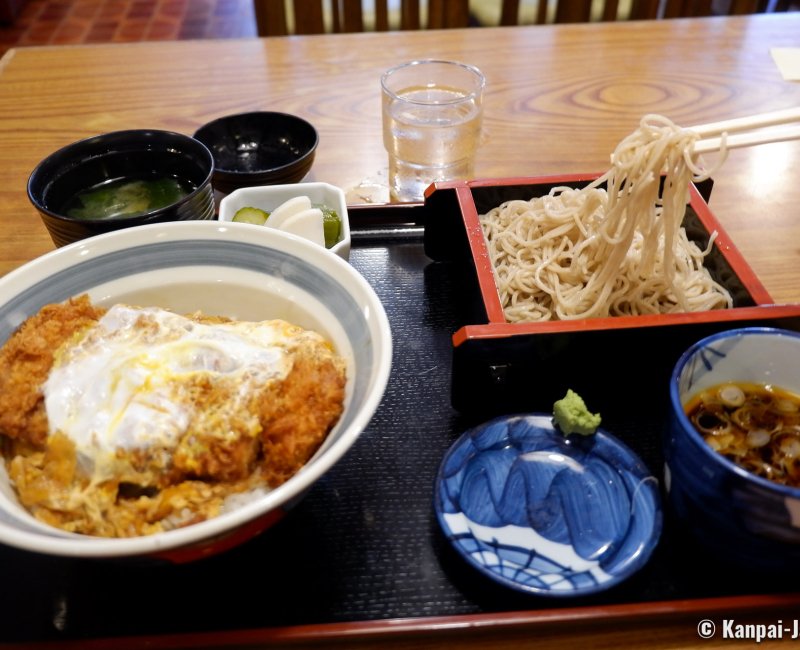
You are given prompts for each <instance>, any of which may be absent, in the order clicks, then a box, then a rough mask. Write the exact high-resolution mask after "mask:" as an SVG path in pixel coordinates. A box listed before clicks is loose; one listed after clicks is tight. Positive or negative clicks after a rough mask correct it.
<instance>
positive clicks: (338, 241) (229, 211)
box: [219, 183, 351, 260]
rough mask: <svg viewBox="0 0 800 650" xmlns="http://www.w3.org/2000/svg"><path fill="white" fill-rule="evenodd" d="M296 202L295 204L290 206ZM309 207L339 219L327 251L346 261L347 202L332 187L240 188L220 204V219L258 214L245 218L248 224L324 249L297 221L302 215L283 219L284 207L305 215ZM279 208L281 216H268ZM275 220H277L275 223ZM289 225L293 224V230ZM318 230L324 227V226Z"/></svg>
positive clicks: (297, 184)
mask: <svg viewBox="0 0 800 650" xmlns="http://www.w3.org/2000/svg"><path fill="white" fill-rule="evenodd" d="M295 203H297V204H298V205H297V206H295V205H293V204H295ZM301 204H302V205H301ZM308 207H311V208H312V209H320V208H321V209H322V210H321V211H332V212H334V213H335V214H336V215H337V216H338V234H337V235H336V236H335V243H333V244H332V245H331V246H329V247H328V250H329V251H331V252H332V253H336V254H337V255H338V256H339V257H341V258H342V259H344V260H347V259H349V257H350V244H351V240H350V220H349V217H348V214H347V202H346V201H345V195H344V192H343V191H342V189H341V188H339V187H336V186H335V185H330V184H328V183H294V184H287V185H265V186H262V187H245V188H241V189H238V190H236V191H234V192H232V193H231V194H229V195H228V196H226V197H224V198H223V199H222V200H221V201H220V205H219V220H220V221H234V220H237V221H238V220H239V219H238V218H237V216H236V215H237V214H239V215H240V216H241V215H243V214H244V213H245V212H253V213H255V214H256V215H258V214H260V215H261V218H260V219H259V218H255V219H251V218H247V221H248V222H249V223H252V224H255V225H254V227H258V228H270V227H273V229H275V228H277V229H279V230H283V231H288V232H290V233H291V234H293V235H297V236H300V237H303V238H306V239H311V240H312V241H316V243H317V244H318V245H320V246H325V244H324V243H323V242H322V241H319V240H318V238H319V233H314V232H313V230H312V232H311V233H309V231H308V228H307V227H306V225H305V224H303V223H298V222H297V220H296V218H297V217H300V218H301V219H302V217H303V215H302V214H300V213H297V212H296V213H295V214H293V215H291V217H289V218H287V219H284V218H283V216H285V215H286V208H290V210H289V211H292V212H295V211H297V210H302V211H306V212H307V209H308ZM279 208H280V209H281V211H282V212H283V215H281V216H280V217H279V215H278V214H277V213H276V214H274V216H269V215H271V214H272V213H273V212H274V211H275V210H276V209H279ZM292 208H293V210H292ZM276 217H278V219H277V220H276ZM279 222H280V223H279ZM292 222H294V224H295V226H294V227H293V225H292ZM325 225H327V224H325ZM320 227H321V228H324V226H320ZM323 237H324V234H323Z"/></svg>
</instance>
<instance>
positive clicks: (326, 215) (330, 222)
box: [317, 205, 342, 248]
mask: <svg viewBox="0 0 800 650" xmlns="http://www.w3.org/2000/svg"><path fill="white" fill-rule="evenodd" d="M317 207H318V208H319V209H320V210H322V227H323V230H324V231H325V248H330V247H331V246H334V245H335V244H336V243H337V242H338V241H339V238H340V237H341V236H342V220H341V218H340V217H339V214H338V213H337V212H336V210H334V209H333V208H330V207H328V206H327V205H318V206H317Z"/></svg>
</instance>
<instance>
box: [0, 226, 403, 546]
mask: <svg viewBox="0 0 800 650" xmlns="http://www.w3.org/2000/svg"><path fill="white" fill-rule="evenodd" d="M83 294H88V296H89V297H90V299H91V300H92V302H93V303H96V304H98V305H99V306H101V307H110V306H112V305H114V304H117V303H125V304H131V305H140V306H153V307H161V308H165V309H169V310H172V311H175V312H178V313H181V314H186V313H193V312H196V311H198V310H199V311H201V312H202V313H204V314H207V315H214V316H225V317H229V318H234V319H237V320H248V321H258V320H270V319H284V320H286V321H289V322H291V323H293V324H295V325H298V326H300V327H303V328H306V329H311V330H315V331H317V332H319V333H320V334H322V335H323V336H324V337H325V338H326V339H327V340H328V341H330V342H331V343H332V344H333V346H334V348H335V350H336V352H337V353H338V354H339V355H340V356H341V357H343V358H344V360H345V365H346V375H347V380H346V387H345V398H344V400H345V401H344V411H343V413H342V415H341V417H340V418H339V420H338V422H337V423H336V425H335V426H334V428H333V429H332V430H331V431H330V433H329V434H328V436H327V438H325V440H324V442H323V443H322V446H321V447H320V448H319V450H318V451H317V452H316V453H315V455H314V456H312V457H311V459H310V460H309V461H308V462H307V463H306V464H305V465H304V466H302V467H301V468H300V470H299V471H298V472H297V473H296V474H294V475H293V476H292V477H291V478H289V479H288V480H287V481H286V482H285V483H282V484H281V485H279V486H278V487H275V488H274V489H271V490H269V491H266V492H263V493H261V494H259V495H257V496H254V497H253V498H251V499H245V500H243V502H242V503H241V504H237V506H236V507H233V508H228V509H226V510H225V511H224V512H223V513H222V514H219V515H218V516H216V517H213V518H211V519H208V520H206V521H202V522H200V523H195V524H191V525H187V526H184V527H182V528H175V529H173V530H169V531H166V532H157V533H155V534H152V535H144V536H138V537H127V538H102V537H92V536H86V535H78V534H73V533H68V532H64V531H62V530H60V529H57V528H53V527H50V526H48V525H46V524H44V523H42V522H40V521H38V520H37V519H35V518H34V517H33V516H32V515H30V514H29V513H28V511H27V510H26V509H24V508H23V507H22V506H21V505H20V503H19V501H18V499H17V496H16V492H15V490H14V489H13V487H12V485H11V483H10V480H9V477H8V473H7V471H6V469H7V468H6V465H5V463H4V462H3V461H2V460H0V543H2V544H6V545H9V546H13V547H17V548H20V549H25V550H29V551H33V552H38V553H44V554H50V555H58V556H72V557H93V558H122V557H141V556H149V557H155V558H161V559H166V560H169V561H173V562H186V561H191V560H194V559H199V558H202V557H205V556H208V555H211V554H215V553H218V552H221V551H224V550H226V549H228V548H231V547H233V546H235V545H237V544H240V543H241V542H243V541H245V540H247V539H250V538H252V537H253V536H255V535H257V534H259V533H260V532H262V531H263V530H265V529H266V528H268V527H269V526H270V525H272V524H273V523H274V522H276V521H278V520H279V519H280V518H281V517H282V516H283V515H284V514H285V513H286V512H287V511H289V510H290V509H291V507H292V506H293V505H294V504H296V503H297V502H298V501H299V500H300V499H301V498H302V497H303V496H304V495H305V494H306V493H307V491H308V490H309V489H310V488H311V487H312V486H313V485H314V484H315V483H316V482H317V481H318V480H319V479H320V478H321V477H322V476H323V475H325V474H326V473H327V472H328V471H329V470H331V469H332V468H333V467H334V465H335V464H336V463H337V462H338V461H340V460H341V459H342V457H343V456H344V455H345V454H346V452H347V451H348V450H349V449H350V448H351V446H352V445H353V444H354V443H355V442H356V440H357V439H358V438H359V436H360V435H361V433H362V432H363V431H364V429H365V427H366V426H367V425H368V423H369V422H370V420H371V418H372V416H373V414H374V412H375V410H376V409H377V408H378V405H379V403H380V401H381V399H382V396H383V393H384V390H385V387H386V384H387V381H388V377H389V371H390V365H391V349H392V340H391V332H390V328H389V324H388V320H387V317H386V313H385V311H384V309H383V306H382V305H381V302H380V300H379V299H378V297H377V296H376V294H375V293H374V291H373V290H372V288H371V287H370V286H369V284H368V283H367V282H366V280H364V278H363V277H362V276H361V275H360V274H359V273H358V272H357V271H355V270H354V269H353V268H352V267H351V266H350V265H348V264H347V263H346V262H345V261H343V260H342V259H341V258H340V257H338V256H337V255H335V254H333V253H330V252H329V251H325V250H321V249H320V247H318V246H316V245H314V244H313V243H310V242H308V241H306V240H304V239H301V238H299V237H296V236H294V235H291V234H287V233H283V232H280V231H276V230H274V229H268V228H264V229H254V228H248V227H247V226H246V224H236V223H219V222H213V221H193V222H174V223H165V224H156V225H147V226H138V227H134V228H129V229H126V230H124V231H118V232H113V233H107V234H104V235H99V236H97V237H93V238H89V239H86V240H82V241H79V242H75V243H73V244H70V245H68V246H64V247H62V248H59V249H56V250H54V251H52V252H51V253H48V254H46V255H44V256H42V257H40V258H38V259H35V260H33V261H31V262H29V263H27V264H25V265H24V266H22V267H20V268H18V269H16V270H15V271H12V272H11V273H9V274H8V275H6V276H5V277H3V278H2V279H0V343H5V342H6V341H7V340H8V338H9V337H10V336H11V335H12V334H13V333H14V332H15V331H16V330H17V328H18V327H19V326H20V324H21V323H22V322H23V321H24V320H25V319H26V318H27V317H29V316H31V315H32V314H35V313H37V312H38V311H39V310H40V309H41V308H42V307H43V306H44V305H47V304H51V303H60V302H63V301H65V300H67V299H68V298H70V297H73V296H79V295H83Z"/></svg>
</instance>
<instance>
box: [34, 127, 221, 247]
mask: <svg viewBox="0 0 800 650" xmlns="http://www.w3.org/2000/svg"><path fill="white" fill-rule="evenodd" d="M213 171H214V159H213V157H212V156H211V152H210V151H209V150H208V148H206V146H205V145H203V144H202V143H200V142H198V141H197V140H195V139H194V138H191V137H189V136H187V135H183V134H180V133H173V132H171V131H159V130H150V129H135V130H126V131H114V132H111V133H105V134H102V135H98V136H94V137H91V138H88V139H85V140H80V141H78V142H74V143H72V144H69V145H67V146H65V147H63V148H62V149H59V150H58V151H56V152H54V153H52V154H50V155H49V156H48V157H47V158H45V159H44V160H42V161H41V162H40V163H39V164H38V165H37V166H36V168H35V169H34V170H33V172H32V173H31V175H30V178H29V179H28V198H29V199H30V201H31V203H33V205H34V206H35V207H36V209H37V210H38V211H39V214H40V215H41V218H42V221H43V222H44V225H45V226H46V227H47V230H48V231H49V233H50V237H51V238H52V239H53V243H54V244H55V245H56V246H64V245H65V244H69V243H71V242H74V241H77V240H79V239H84V238H86V237H91V236H93V235H98V234H101V233H105V232H110V231H113V230H119V229H121V228H129V227H131V226H141V225H145V224H151V223H163V222H166V221H186V220H194V219H201V220H205V219H213V217H214V191H213V189H212V186H211V177H212V173H213ZM126 179H131V180H133V179H138V180H142V179H161V180H164V179H171V180H174V181H176V182H178V183H179V184H180V185H181V186H182V187H183V188H184V190H185V192H186V194H185V195H183V196H181V197H180V198H177V199H176V200H174V201H172V202H171V203H169V204H166V205H163V206H161V207H158V208H155V209H148V210H145V211H142V212H138V213H136V214H131V215H124V214H121V215H119V216H113V217H108V218H86V217H78V216H74V213H73V216H70V215H69V214H67V212H68V206H69V205H70V204H71V202H73V201H74V199H75V197H76V196H77V195H78V194H80V193H81V192H84V191H86V190H89V189H90V188H95V187H101V186H103V185H107V184H111V183H118V182H124V181H125V180H126Z"/></svg>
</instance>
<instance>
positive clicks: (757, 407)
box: [684, 383, 800, 487]
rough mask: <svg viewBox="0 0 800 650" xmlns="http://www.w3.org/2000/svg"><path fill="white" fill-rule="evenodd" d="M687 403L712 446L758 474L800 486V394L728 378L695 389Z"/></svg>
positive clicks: (779, 481) (696, 422) (691, 414)
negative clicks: (721, 381) (698, 391)
mask: <svg viewBox="0 0 800 650" xmlns="http://www.w3.org/2000/svg"><path fill="white" fill-rule="evenodd" d="M684 408H685V411H686V414H687V416H688V417H689V420H690V421H691V423H692V425H693V426H694V427H695V429H697V431H698V432H699V433H700V435H702V436H703V439H704V440H705V441H706V442H707V443H708V444H709V446H711V448H712V449H714V450H716V451H717V452H719V453H720V454H722V455H723V456H725V457H726V458H728V459H730V460H731V461H733V462H734V463H736V464H737V465H739V466H740V467H742V468H743V469H746V470H748V471H750V472H752V473H753V474H756V475H758V476H761V477H763V478H766V479H769V480H771V481H775V482H776V483H781V484H783V485H789V486H792V487H800V396H798V395H796V394H794V393H790V392H789V391H786V390H783V389H781V388H777V387H774V386H767V385H763V384H748V383H726V384H720V385H718V386H713V387H711V388H708V389H706V390H704V391H702V392H700V393H698V394H697V395H694V396H693V397H692V398H691V399H690V400H689V401H688V402H687V403H686V405H685V407H684Z"/></svg>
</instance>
